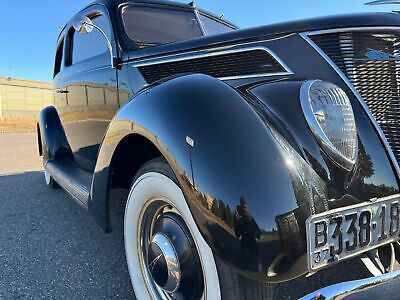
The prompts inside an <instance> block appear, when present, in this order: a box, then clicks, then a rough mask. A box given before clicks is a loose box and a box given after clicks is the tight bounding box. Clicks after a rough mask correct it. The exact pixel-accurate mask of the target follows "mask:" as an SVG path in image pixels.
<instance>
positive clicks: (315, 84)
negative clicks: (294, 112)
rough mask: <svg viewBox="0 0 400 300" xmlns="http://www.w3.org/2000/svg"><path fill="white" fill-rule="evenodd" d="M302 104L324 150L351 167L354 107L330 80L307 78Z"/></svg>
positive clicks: (354, 139) (354, 155)
mask: <svg viewBox="0 0 400 300" xmlns="http://www.w3.org/2000/svg"><path fill="white" fill-rule="evenodd" d="M301 106H302V108H303V112H304V115H305V117H306V120H307V122H308V125H309V126H310V128H311V131H312V132H313V134H314V135H315V137H316V138H317V140H318V141H319V143H320V144H321V146H322V147H323V149H324V150H325V152H326V153H327V154H328V155H329V156H330V157H331V158H332V159H333V160H334V161H335V162H336V163H337V164H339V165H340V166H342V167H343V168H345V169H346V170H351V169H352V168H353V166H354V163H355V161H356V158H357V152H358V139H357V128H356V123H355V120H354V113H353V109H352V107H351V104H350V100H349V98H348V97H347V95H346V93H345V92H344V91H343V90H342V89H341V88H340V87H338V86H336V85H335V84H333V83H330V82H326V81H320V80H314V81H306V82H304V83H303V85H302V87H301Z"/></svg>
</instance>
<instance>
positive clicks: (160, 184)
mask: <svg viewBox="0 0 400 300" xmlns="http://www.w3.org/2000/svg"><path fill="white" fill-rule="evenodd" d="M154 199H158V200H163V201H165V202H167V203H169V204H171V205H172V206H173V207H174V208H176V209H177V210H178V211H179V213H180V214H181V216H182V218H183V219H184V221H185V223H186V224H187V227H188V229H189V231H190V233H191V234H192V237H193V239H194V241H195V244H196V247H197V251H198V253H199V257H200V260H201V265H202V268H203V276H204V278H205V282H204V299H221V295H220V287H219V280H218V273H217V268H216V264H215V260H214V256H213V254H212V251H211V248H210V247H209V246H208V245H207V243H206V242H205V240H204V239H203V237H202V235H201V233H200V231H199V230H198V228H197V225H196V223H195V221H194V219H193V217H192V215H191V213H190V210H189V207H188V205H187V203H186V200H185V197H184V195H183V193H182V191H181V189H180V188H179V186H178V185H177V184H176V183H175V182H174V181H173V180H172V179H170V178H169V177H167V176H166V175H163V174H161V173H158V172H154V171H151V172H146V173H144V174H142V175H140V176H139V177H138V178H137V179H136V180H135V182H134V183H133V185H132V187H131V190H130V193H129V196H128V200H127V203H126V208H125V217H124V240H125V253H126V259H127V264H128V269H129V274H130V277H131V281H132V286H133V288H134V291H135V295H136V298H137V299H139V300H141V299H149V297H150V295H151V293H150V292H149V289H150V291H151V289H152V288H151V287H149V286H148V285H147V284H146V281H145V278H146V277H147V276H148V274H146V273H147V272H142V268H141V267H140V266H141V260H140V258H139V257H140V255H141V254H140V252H139V251H140V250H139V249H140V245H139V244H140V242H139V241H140V236H139V228H140V224H138V223H139V220H140V219H141V214H142V213H143V208H144V207H146V206H147V203H148V202H149V201H152V200H154Z"/></svg>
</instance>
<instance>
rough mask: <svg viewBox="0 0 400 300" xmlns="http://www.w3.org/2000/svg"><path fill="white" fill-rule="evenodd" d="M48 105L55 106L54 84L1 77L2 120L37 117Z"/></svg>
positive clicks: (0, 104)
mask: <svg viewBox="0 0 400 300" xmlns="http://www.w3.org/2000/svg"><path fill="white" fill-rule="evenodd" d="M47 105H54V92H53V86H52V83H48V82H40V81H32V80H25V79H14V78H11V79H10V78H5V77H0V119H2V118H6V117H17V118H33V117H37V116H38V114H39V111H40V109H41V108H42V107H44V106H47Z"/></svg>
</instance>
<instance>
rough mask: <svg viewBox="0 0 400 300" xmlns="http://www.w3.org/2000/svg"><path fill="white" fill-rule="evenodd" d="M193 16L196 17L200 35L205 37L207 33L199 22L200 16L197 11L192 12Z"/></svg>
mask: <svg viewBox="0 0 400 300" xmlns="http://www.w3.org/2000/svg"><path fill="white" fill-rule="evenodd" d="M194 15H195V17H196V20H197V23H198V24H199V27H200V30H201V33H202V34H203V36H207V31H206V29H205V27H204V24H203V23H202V22H201V20H200V14H199V11H198V10H197V9H195V10H194Z"/></svg>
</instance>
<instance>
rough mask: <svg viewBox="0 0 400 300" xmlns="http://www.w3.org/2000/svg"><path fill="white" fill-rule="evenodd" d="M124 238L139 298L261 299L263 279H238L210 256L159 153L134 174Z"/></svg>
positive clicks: (209, 250) (209, 251) (172, 175)
mask: <svg viewBox="0 0 400 300" xmlns="http://www.w3.org/2000/svg"><path fill="white" fill-rule="evenodd" d="M124 239H125V253H126V260H127V265H128V269H129V273H130V277H131V281H132V285H133V288H134V291H135V296H136V298H137V299H139V300H141V299H200V298H202V299H213V300H214V299H221V297H223V298H226V299H228V298H229V299H243V298H244V297H243V296H245V297H246V296H247V297H248V298H253V299H255V298H257V299H263V298H264V297H263V295H264V294H265V295H267V294H266V293H264V292H265V291H264V292H263V294H260V293H259V292H257V291H258V290H259V287H260V285H262V284H259V283H253V282H250V281H246V280H242V278H241V277H240V276H239V275H237V276H236V275H235V274H236V273H234V272H233V271H232V270H229V268H228V267H226V266H225V265H224V263H222V262H221V261H219V260H218V259H214V256H213V253H212V251H211V248H210V247H209V246H208V245H207V243H206V242H205V240H204V238H203V237H202V235H201V233H200V231H199V230H198V228H197V225H196V224H195V221H194V219H193V217H192V215H191V213H190V210H189V207H188V205H187V203H186V200H185V197H184V195H183V193H182V191H181V189H180V187H179V185H178V183H177V180H176V178H175V176H174V174H173V172H172V170H171V168H170V167H169V166H168V164H167V163H166V161H165V160H164V159H162V158H157V159H154V160H151V161H149V162H148V163H146V164H145V165H144V166H143V167H142V168H141V169H140V170H139V171H138V173H137V174H136V176H135V179H134V180H133V184H132V186H131V190H130V193H129V196H128V199H127V203H126V208H125V218H124ZM254 286H257V287H258V290H257V289H254V288H253V287H254ZM243 289H244V290H245V291H243ZM256 290H257V291H256ZM254 291H255V293H254ZM253 296H254V297H255V298H254V297H253Z"/></svg>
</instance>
